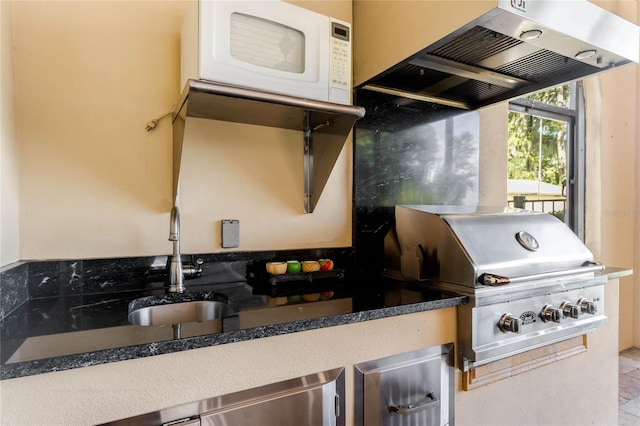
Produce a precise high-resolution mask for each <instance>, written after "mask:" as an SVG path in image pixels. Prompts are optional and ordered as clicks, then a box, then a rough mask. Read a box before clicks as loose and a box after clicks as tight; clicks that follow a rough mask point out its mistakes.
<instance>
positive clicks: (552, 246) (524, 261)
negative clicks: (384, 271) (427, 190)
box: [396, 206, 593, 287]
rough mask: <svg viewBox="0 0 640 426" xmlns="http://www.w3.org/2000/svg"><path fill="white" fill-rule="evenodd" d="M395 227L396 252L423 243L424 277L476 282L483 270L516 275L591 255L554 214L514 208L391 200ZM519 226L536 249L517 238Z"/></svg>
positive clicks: (576, 264)
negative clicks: (403, 203)
mask: <svg viewBox="0 0 640 426" xmlns="http://www.w3.org/2000/svg"><path fill="white" fill-rule="evenodd" d="M396 232H397V235H398V242H399V245H400V248H401V251H402V253H401V256H405V255H407V256H412V255H413V257H414V258H415V253H416V249H417V248H418V247H422V248H423V249H424V251H425V253H426V255H427V256H426V257H427V259H422V262H423V264H424V263H426V264H427V266H428V267H431V270H427V271H425V272H426V273H427V274H428V277H429V278H437V279H439V280H440V281H446V282H450V283H454V284H459V285H463V286H469V287H476V286H478V278H479V277H480V276H481V275H482V274H484V273H489V274H496V275H501V276H507V277H518V276H523V275H533V274H540V273H543V272H551V271H562V270H566V269H575V268H580V267H581V266H583V264H584V263H585V261H591V260H593V255H592V253H591V252H590V251H589V249H588V248H587V247H586V246H585V245H584V244H583V243H582V241H580V239H579V238H578V237H577V236H576V235H575V234H574V233H573V232H572V231H571V230H570V229H569V228H568V227H567V226H566V225H565V224H564V223H562V222H561V221H560V220H558V219H557V218H556V217H554V216H551V215H550V214H547V213H536V212H529V211H525V210H519V209H508V208H507V209H505V208H501V207H500V208H476V207H461V206H396ZM522 232H525V233H527V234H530V235H531V236H533V237H534V238H535V240H536V241H537V245H538V248H537V249H536V250H534V251H532V250H530V249H528V248H527V247H525V246H524V245H523V244H522V243H520V242H519V240H518V238H517V235H518V234H520V233H522ZM421 269H423V268H421ZM423 278H424V277H423Z"/></svg>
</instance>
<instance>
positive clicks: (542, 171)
mask: <svg viewBox="0 0 640 426" xmlns="http://www.w3.org/2000/svg"><path fill="white" fill-rule="evenodd" d="M508 123H509V154H508V155H509V156H508V179H509V180H508V186H507V188H508V189H507V191H508V193H509V205H512V206H517V207H524V208H527V209H530V210H535V211H545V212H549V213H551V214H554V215H556V216H557V217H558V218H560V219H561V220H563V221H564V222H565V223H566V224H567V225H568V226H569V227H570V228H571V229H573V231H574V232H575V233H576V234H577V235H578V236H579V237H580V238H581V239H583V240H584V182H585V170H584V169H585V160H584V158H585V156H584V154H585V149H584V95H583V90H582V83H581V82H574V83H570V84H565V85H563V86H558V87H553V88H550V89H547V90H544V91H540V92H536V93H533V94H531V95H529V96H527V97H525V98H520V99H516V100H514V101H511V102H510V103H509V120H508Z"/></svg>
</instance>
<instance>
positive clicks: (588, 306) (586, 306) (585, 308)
mask: <svg viewBox="0 0 640 426" xmlns="http://www.w3.org/2000/svg"><path fill="white" fill-rule="evenodd" d="M578 306H580V310H581V311H582V312H583V313H586V314H591V315H594V314H595V313H596V312H598V305H596V304H595V302H591V301H589V300H587V299H585V298H584V297H583V298H581V299H579V300H578Z"/></svg>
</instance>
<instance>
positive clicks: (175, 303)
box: [129, 293, 235, 326]
mask: <svg viewBox="0 0 640 426" xmlns="http://www.w3.org/2000/svg"><path fill="white" fill-rule="evenodd" d="M233 314H235V312H234V309H233V308H232V305H231V301H230V299H229V298H228V297H226V296H224V295H222V294H219V293H186V294H167V295H165V296H148V297H142V298H140V299H135V300H132V301H131V302H130V303H129V323H130V324H134V325H142V326H156V325H171V324H183V323H190V322H201V321H210V320H216V319H222V318H225V317H228V316H231V315H233Z"/></svg>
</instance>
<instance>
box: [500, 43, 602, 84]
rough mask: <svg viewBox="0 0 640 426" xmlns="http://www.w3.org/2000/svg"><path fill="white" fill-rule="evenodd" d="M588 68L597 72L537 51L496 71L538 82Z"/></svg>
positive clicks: (583, 65)
mask: <svg viewBox="0 0 640 426" xmlns="http://www.w3.org/2000/svg"><path fill="white" fill-rule="evenodd" d="M588 68H590V69H592V71H590V72H593V73H595V72H597V68H595V67H592V66H591V65H588V64H585V63H582V62H580V61H576V60H574V59H571V58H567V57H565V56H562V55H559V54H557V53H555V52H551V51H549V50H539V51H537V52H535V53H533V54H531V55H529V56H526V57H524V58H522V59H519V60H517V61H514V62H511V63H509V64H506V65H504V66H502V67H500V68H498V69H497V71H498V72H501V73H503V74H509V75H513V76H516V77H519V78H522V79H525V80H529V81H534V82H538V81H541V80H543V79H544V78H545V77H547V76H549V75H553V74H556V73H563V74H573V73H574V72H577V71H580V70H584V69H588Z"/></svg>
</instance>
